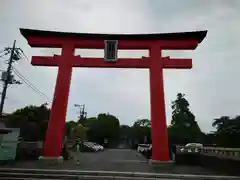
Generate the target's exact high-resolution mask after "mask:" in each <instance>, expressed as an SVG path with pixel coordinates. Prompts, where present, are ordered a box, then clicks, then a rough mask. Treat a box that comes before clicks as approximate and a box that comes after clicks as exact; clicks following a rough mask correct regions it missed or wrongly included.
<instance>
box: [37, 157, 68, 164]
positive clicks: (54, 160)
mask: <svg viewBox="0 0 240 180" xmlns="http://www.w3.org/2000/svg"><path fill="white" fill-rule="evenodd" d="M38 160H39V162H40V164H41V165H56V164H62V163H63V161H64V159H63V157H62V156H58V157H46V156H45V157H44V156H39V158H38Z"/></svg>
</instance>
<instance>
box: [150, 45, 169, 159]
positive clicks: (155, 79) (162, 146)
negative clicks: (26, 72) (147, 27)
mask: <svg viewBox="0 0 240 180" xmlns="http://www.w3.org/2000/svg"><path fill="white" fill-rule="evenodd" d="M149 56H150V61H151V62H150V67H149V76H150V103H151V127H152V160H157V161H168V160H169V152H168V135H167V125H166V115H165V101H164V84H163V61H162V59H161V57H162V56H161V49H160V46H159V45H158V43H157V42H156V43H155V44H153V45H152V47H151V48H150V54H149Z"/></svg>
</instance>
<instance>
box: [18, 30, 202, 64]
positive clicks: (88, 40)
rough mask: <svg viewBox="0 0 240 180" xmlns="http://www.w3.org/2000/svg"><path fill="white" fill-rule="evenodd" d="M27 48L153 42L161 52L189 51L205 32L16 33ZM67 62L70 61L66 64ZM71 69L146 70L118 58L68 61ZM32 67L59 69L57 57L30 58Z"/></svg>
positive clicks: (146, 44) (169, 61)
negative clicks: (116, 42) (107, 42)
mask: <svg viewBox="0 0 240 180" xmlns="http://www.w3.org/2000/svg"><path fill="white" fill-rule="evenodd" d="M20 31H21V34H22V35H23V36H24V37H25V38H26V39H27V40H28V44H29V45H30V46H31V47H52V48H62V47H63V45H64V44H68V43H71V44H73V45H74V48H87V49H104V40H118V47H117V49H132V50H133V49H136V50H140V49H150V48H151V47H152V44H153V42H157V43H158V44H159V46H160V47H161V50H180V49H182V50H193V49H195V48H196V47H197V45H198V44H199V43H201V42H202V40H203V39H204V38H205V36H206V34H207V31H193V32H183V33H163V34H124V35H123V34H86V33H66V32H54V31H42V30H32V29H20ZM162 60H163V68H191V67H192V61H191V59H179V58H177V59H176V58H174V59H172V58H169V57H165V58H162ZM68 61H70V60H68ZM69 63H71V65H72V67H107V68H110V67H114V68H149V61H148V58H119V59H118V61H117V62H115V63H114V64H113V63H107V62H103V58H81V57H79V56H74V57H72V58H71V62H69ZM32 64H33V65H41V66H59V61H58V57H57V56H55V57H41V56H33V57H32Z"/></svg>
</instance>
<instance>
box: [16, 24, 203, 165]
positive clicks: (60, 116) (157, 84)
mask: <svg viewBox="0 0 240 180" xmlns="http://www.w3.org/2000/svg"><path fill="white" fill-rule="evenodd" d="M20 32H21V34H22V35H23V36H24V37H25V38H26V39H27V41H28V44H29V45H30V46H31V47H45V48H46V47H52V48H62V54H61V55H60V56H56V55H55V56H53V57H52V56H51V57H43V56H33V57H32V62H31V63H32V65H35V66H58V75H57V82H56V87H55V92H54V98H53V104H52V109H51V114H50V120H49V123H48V129H47V134H46V140H45V144H44V151H43V156H44V157H59V156H60V153H61V150H62V139H63V136H64V126H65V120H66V110H67V103H68V96H69V89H70V82H71V75H72V67H92V68H93V67H96V68H100V67H102V68H147V69H149V71H150V73H149V74H150V102H151V127H152V159H153V160H159V161H168V160H169V152H168V137H167V125H166V116H165V104H164V86H163V68H177V69H190V68H192V59H185V58H181V59H180V58H170V57H162V53H161V52H162V50H179V49H182V50H183V49H187V50H194V49H195V48H196V47H197V45H198V44H199V43H201V42H202V40H203V39H204V38H205V36H206V34H207V31H196V32H182V33H165V34H125V35H123V34H83V33H64V32H53V31H41V30H32V29H20ZM104 40H118V44H117V49H130V50H131V49H132V50H133V49H134V50H135V49H137V50H140V49H148V50H149V57H143V58H118V59H117V61H115V62H106V61H104V58H83V57H81V56H74V50H75V48H88V49H104Z"/></svg>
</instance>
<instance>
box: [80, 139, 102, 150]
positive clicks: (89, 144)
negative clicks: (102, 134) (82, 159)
mask: <svg viewBox="0 0 240 180" xmlns="http://www.w3.org/2000/svg"><path fill="white" fill-rule="evenodd" d="M83 150H84V151H88V152H98V151H102V150H104V148H103V146H101V145H99V144H97V143H94V142H89V141H85V142H84V143H83Z"/></svg>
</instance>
